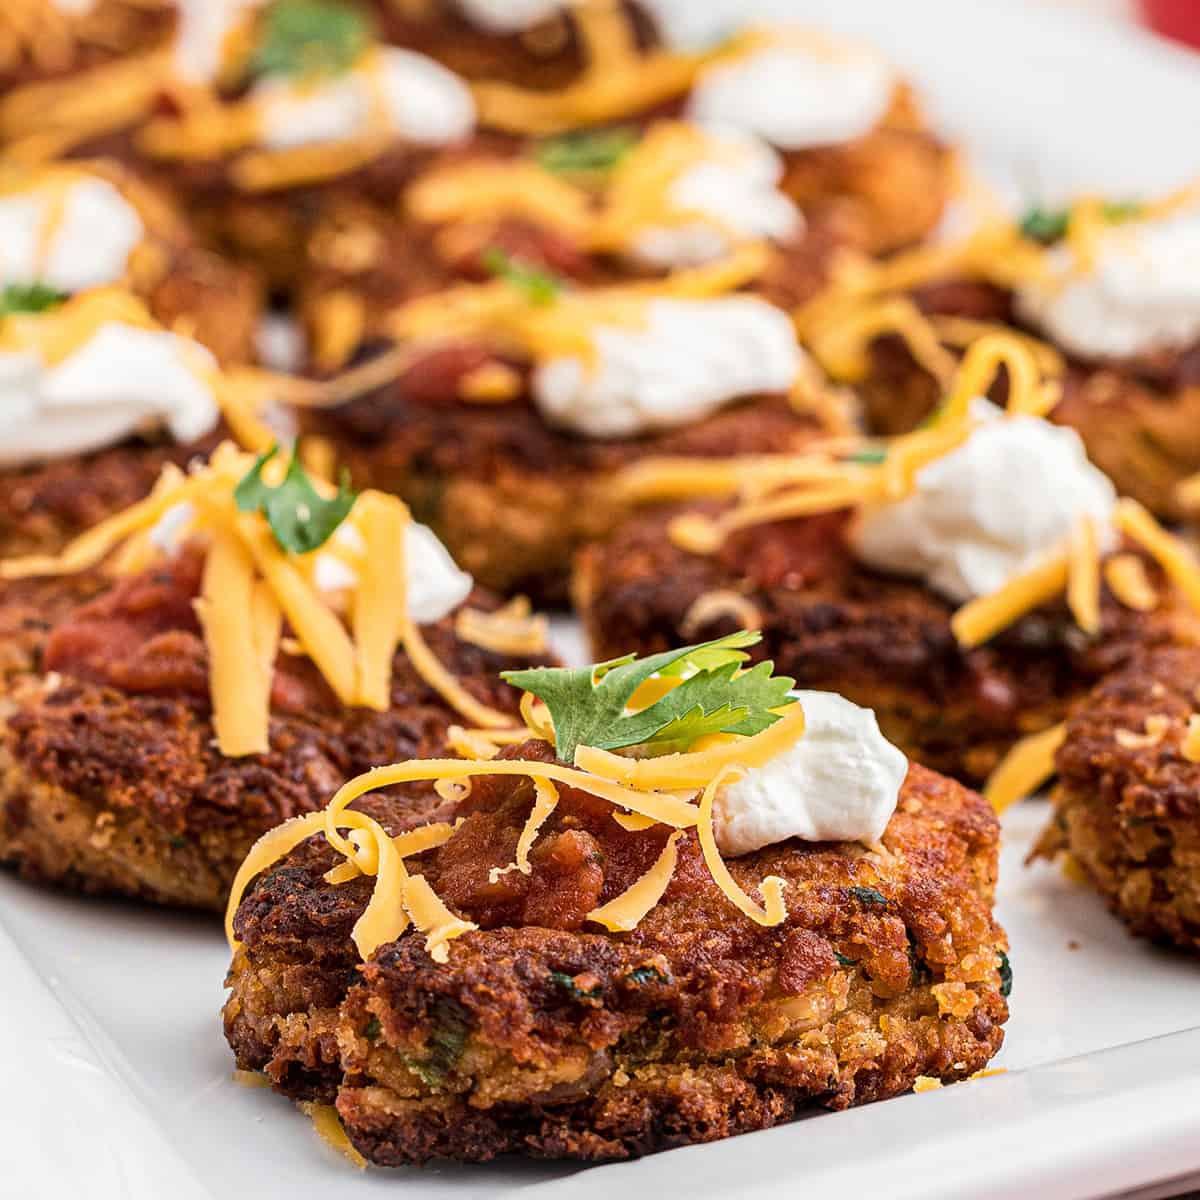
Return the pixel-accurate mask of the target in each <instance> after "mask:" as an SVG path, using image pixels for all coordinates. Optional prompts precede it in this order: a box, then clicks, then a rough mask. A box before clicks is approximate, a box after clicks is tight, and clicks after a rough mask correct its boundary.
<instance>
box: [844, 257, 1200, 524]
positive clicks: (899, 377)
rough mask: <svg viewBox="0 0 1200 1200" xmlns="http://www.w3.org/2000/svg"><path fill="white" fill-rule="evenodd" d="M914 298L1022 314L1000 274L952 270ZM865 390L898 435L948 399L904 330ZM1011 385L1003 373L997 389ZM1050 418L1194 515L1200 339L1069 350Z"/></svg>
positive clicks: (1112, 474) (942, 311)
mask: <svg viewBox="0 0 1200 1200" xmlns="http://www.w3.org/2000/svg"><path fill="white" fill-rule="evenodd" d="M914 298H915V299H916V300H917V302H918V303H919V305H920V307H921V308H922V309H923V310H924V311H925V312H927V313H931V314H939V315H944V316H963V317H972V318H974V319H977V320H986V321H996V322H999V323H1001V324H1009V325H1013V326H1014V327H1016V326H1017V324H1018V323H1017V321H1016V319H1015V317H1014V315H1013V312H1012V297H1011V295H1009V294H1008V293H1006V292H1004V291H1002V290H1000V289H998V288H995V287H993V286H991V285H990V284H982V283H973V282H970V281H967V280H951V281H948V282H946V283H942V284H938V285H935V286H930V287H927V288H924V289H922V290H921V291H920V292H919V293H917V294H916V296H915V297H914ZM1030 332H1033V333H1034V334H1035V335H1036V334H1037V332H1038V331H1037V330H1031V331H1030ZM859 392H860V394H861V396H862V400H863V411H864V415H865V417H866V420H867V423H868V425H869V427H870V428H871V429H873V430H874V431H876V432H878V433H883V434H889V435H890V434H899V433H908V432H910V431H911V430H913V429H915V428H916V427H917V426H918V425H919V424H920V423H921V421H923V420H924V419H925V418H926V417H927V416H928V415H929V414H930V413H931V412H932V411H933V410H934V408H935V407H936V406H937V405H938V403H939V402H940V400H941V396H940V392H939V388H938V386H937V384H936V382H935V381H934V379H933V378H932V377H931V376H930V375H929V374H928V373H926V372H925V371H924V370H923V369H922V368H921V367H920V366H919V365H918V364H917V363H916V362H915V361H914V359H913V358H912V355H911V354H910V353H909V352H908V349H907V347H906V346H905V345H904V343H903V342H902V341H901V340H900V339H899V338H898V337H894V336H887V337H883V338H880V339H878V340H877V341H876V342H875V343H874V345H873V346H872V348H871V369H870V373H869V374H868V376H867V378H866V379H865V380H864V381H863V383H862V384H861V386H860V387H859ZM1003 394H1004V388H1003V383H1001V385H1000V386H999V387H998V388H997V389H995V391H994V393H993V395H994V398H997V399H1002V398H1003ZM1050 419H1051V420H1053V421H1057V422H1058V423H1059V424H1060V425H1068V426H1070V427H1071V428H1072V429H1075V430H1076V431H1077V432H1078V433H1079V436H1080V437H1081V438H1083V443H1084V445H1085V446H1086V447H1087V452H1088V457H1089V458H1091V460H1092V462H1094V463H1095V464H1096V466H1098V467H1099V468H1100V469H1101V470H1102V471H1104V473H1105V474H1106V475H1108V476H1109V478H1111V479H1112V481H1113V483H1114V484H1115V485H1116V487H1117V490H1118V491H1119V492H1121V493H1122V494H1123V495H1126V496H1131V497H1133V498H1134V499H1135V500H1138V501H1140V502H1141V503H1142V504H1144V505H1145V506H1146V507H1147V508H1149V509H1150V510H1151V511H1152V512H1154V513H1157V514H1158V515H1159V516H1162V517H1166V518H1167V519H1169V520H1182V519H1184V518H1185V517H1188V516H1189V515H1192V514H1189V512H1188V511H1187V510H1186V509H1185V508H1184V507H1183V506H1182V505H1181V504H1180V502H1179V498H1178V496H1177V495H1176V491H1177V488H1178V485H1179V484H1180V483H1181V482H1182V481H1183V480H1184V479H1187V478H1189V477H1190V476H1192V475H1194V474H1196V473H1197V472H1200V346H1193V347H1190V348H1188V349H1187V350H1184V351H1181V352H1176V353H1160V354H1155V355H1147V356H1142V357H1139V358H1135V359H1124V360H1114V361H1109V362H1086V363H1085V362H1079V361H1075V360H1069V361H1068V366H1067V373H1066V376H1065V377H1064V379H1063V396H1062V400H1061V401H1060V402H1059V404H1058V405H1057V407H1056V408H1055V409H1054V411H1053V412H1052V413H1051V414H1050Z"/></svg>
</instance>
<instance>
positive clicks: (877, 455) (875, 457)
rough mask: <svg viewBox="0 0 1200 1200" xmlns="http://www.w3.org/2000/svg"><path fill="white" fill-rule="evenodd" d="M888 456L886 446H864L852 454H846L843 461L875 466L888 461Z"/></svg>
mask: <svg viewBox="0 0 1200 1200" xmlns="http://www.w3.org/2000/svg"><path fill="white" fill-rule="evenodd" d="M887 456H888V452H887V447H886V446H864V447H863V448H862V449H861V450H855V451H854V452H853V453H852V454H847V455H845V456H844V457H843V459H842V461H843V462H848V463H858V464H860V465H861V466H864V467H874V466H878V465H879V464H880V463H883V462H887Z"/></svg>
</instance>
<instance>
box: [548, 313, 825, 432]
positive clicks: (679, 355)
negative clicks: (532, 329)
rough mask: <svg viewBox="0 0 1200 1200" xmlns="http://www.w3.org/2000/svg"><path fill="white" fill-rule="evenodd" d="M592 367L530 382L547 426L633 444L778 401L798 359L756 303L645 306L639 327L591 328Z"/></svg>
mask: <svg viewBox="0 0 1200 1200" xmlns="http://www.w3.org/2000/svg"><path fill="white" fill-rule="evenodd" d="M591 339H592V344H593V347H594V351H595V361H594V362H591V363H589V362H585V361H584V360H583V359H582V358H578V357H574V356H570V357H564V358H556V359H551V360H549V361H548V362H545V363H543V364H541V365H540V366H539V367H538V368H537V370H536V371H535V372H534V377H533V395H534V399H535V401H536V402H537V405H538V407H539V409H540V410H541V411H542V413H543V415H544V416H545V417H546V418H547V420H549V421H551V422H553V423H554V424H556V425H560V426H563V427H565V428H567V429H572V430H575V431H576V432H578V433H582V434H585V435H587V436H588V437H632V436H634V435H636V434H640V433H650V432H653V431H655V430H661V429H672V428H676V427H678V426H680V425H687V424H690V423H691V422H693V421H697V420H700V419H702V418H703V417H706V416H709V415H711V414H712V413H714V412H716V411H717V410H718V409H720V408H723V407H724V406H725V405H726V404H729V403H730V402H732V401H734V400H737V399H740V398H743V397H747V396H753V395H758V394H762V393H778V392H786V391H787V390H788V389H789V388H790V387H791V386H792V385H793V383H794V382H795V380H796V377H797V375H798V374H799V372H800V370H801V363H802V360H801V355H802V351H801V350H800V348H799V346H798V345H797V344H796V335H795V332H794V330H793V329H792V324H791V321H789V320H788V317H787V315H786V314H785V313H783V312H781V311H780V310H779V309H777V308H775V307H774V306H772V305H770V304H768V303H767V302H766V301H765V300H760V299H758V298H757V297H754V296H727V297H721V298H718V299H711V300H652V301H650V302H649V303H648V304H647V306H646V311H645V320H644V322H642V323H640V324H639V325H638V326H630V327H626V326H617V325H599V326H597V327H596V328H595V329H594V330H593V331H592V335H591Z"/></svg>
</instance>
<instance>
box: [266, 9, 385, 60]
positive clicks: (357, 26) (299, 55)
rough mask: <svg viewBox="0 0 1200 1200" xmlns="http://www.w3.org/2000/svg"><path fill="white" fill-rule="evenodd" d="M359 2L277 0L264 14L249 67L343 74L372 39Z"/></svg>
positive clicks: (368, 23)
mask: <svg viewBox="0 0 1200 1200" xmlns="http://www.w3.org/2000/svg"><path fill="white" fill-rule="evenodd" d="M371 34H372V31H371V25H370V22H369V21H368V20H367V18H366V17H365V16H364V14H363V13H362V12H360V11H359V10H358V9H357V8H354V7H353V6H351V5H349V4H341V3H337V2H336V0H275V3H274V4H272V5H271V6H270V8H268V9H267V11H266V14H265V16H264V17H263V26H262V32H261V34H260V37H259V41H258V45H257V46H256V47H255V50H254V53H253V55H252V57H251V60H250V70H251V72H252V73H253V74H254V75H256V76H262V75H286V76H292V77H296V76H306V75H339V74H341V73H342V72H344V71H347V70H349V69H350V67H352V66H353V65H354V63H355V62H356V61H357V60H358V59H359V57H360V56H361V55H362V53H363V51H364V50H366V48H367V46H368V45H369V44H370V42H371Z"/></svg>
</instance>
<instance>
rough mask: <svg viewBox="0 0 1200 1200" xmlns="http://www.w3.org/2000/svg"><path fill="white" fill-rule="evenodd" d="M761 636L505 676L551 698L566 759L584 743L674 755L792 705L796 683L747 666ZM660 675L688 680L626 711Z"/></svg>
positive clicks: (753, 726)
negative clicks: (749, 649)
mask: <svg viewBox="0 0 1200 1200" xmlns="http://www.w3.org/2000/svg"><path fill="white" fill-rule="evenodd" d="M761 637H762V635H761V634H760V633H758V632H757V631H743V632H739V633H734V634H730V635H729V636H728V637H723V638H717V639H716V640H715V641H711V642H705V643H703V644H702V645H699V646H684V647H682V648H681V649H679V650H668V651H666V652H665V653H663V654H652V655H650V657H648V658H643V659H639V658H637V656H636V655H633V654H628V655H626V656H625V657H624V658H616V659H613V660H612V661H611V662H606V663H598V664H596V665H595V666H591V667H579V668H571V667H538V668H534V669H533V670H528V671H505V672H503V673H502V677H503V678H504V679H506V680H507V681H508V682H509V683H511V684H512V685H513V686H514V687H518V688H522V689H523V690H524V691H527V692H531V693H532V694H533V695H535V696H537V697H539V698H540V699H541V700H543V701H545V703H546V706H547V708H549V710H550V717H551V719H552V720H553V722H554V732H555V736H556V739H557V750H558V757H559V758H560V759H562V760H563V761H564V762H572V761H573V760H574V757H575V751H576V749H577V748H578V747H579V746H597V747H599V748H600V749H602V750H618V749H621V748H623V747H626V746H644V747H646V748H648V749H649V750H650V751H651V752H653V753H655V754H673V753H677V752H680V751H684V750H687V749H688V747H689V746H691V745H692V744H693V743H694V742H696V741H697V740H698V739H700V738H702V737H705V736H706V735H708V734H713V733H737V734H743V735H746V736H750V735H753V734H756V733H761V732H762V731H763V730H764V729H766V728H767V727H768V726H770V725H773V724H774V723H775V722H776V721H777V720H779V715H778V714H777V713H776V712H774V711H773V710H774V709H777V708H781V707H783V706H784V705H787V704H791V703H792V700H791V698H790V697H789V695H788V693H789V692H790V691H791V690H792V688H793V687H795V683H796V681H795V680H794V679H790V678H788V677H787V676H786V675H772V674H771V672H772V670H773V669H774V664H773V663H770V662H764V663H759V664H758V665H757V666H756V667H752V668H751V669H750V670H748V671H743V670H742V664H743V663H745V662H746V660H747V659H748V658H749V657H750V656H749V655H748V654H746V653H745V649H744V648H745V647H747V646H753V645H756V644H757V643H758V642H759V640H760V639H761ZM739 671H740V672H741V674H739V673H738V672H739ZM655 675H658V676H682V677H683V682H682V683H680V684H679V686H678V687H676V688H674V689H673V690H671V691H669V692H667V693H666V694H665V695H664V696H662V697H660V698H659V699H658V700H657V701H656V702H655V703H654V704H651V705H650V706H649V707H648V708H644V709H642V710H641V711H640V712H634V713H629V712H626V706H627V705H628V703H629V701H630V699H631V698H632V696H633V694H634V692H636V691H637V689H638V688H639V687H640V686H641V685H642V684H643V683H644V682H645V681H646V680H647V679H649V678H651V677H652V676H655Z"/></svg>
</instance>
